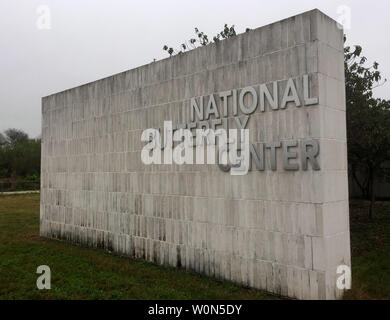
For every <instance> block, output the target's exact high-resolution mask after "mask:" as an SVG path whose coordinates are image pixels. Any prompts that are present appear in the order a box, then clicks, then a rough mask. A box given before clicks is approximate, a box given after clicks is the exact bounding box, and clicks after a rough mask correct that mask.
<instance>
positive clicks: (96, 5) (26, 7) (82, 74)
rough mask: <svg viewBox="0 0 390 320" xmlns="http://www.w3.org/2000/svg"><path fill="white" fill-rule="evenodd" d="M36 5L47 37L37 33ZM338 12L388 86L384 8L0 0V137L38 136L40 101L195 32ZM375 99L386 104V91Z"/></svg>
mask: <svg viewBox="0 0 390 320" xmlns="http://www.w3.org/2000/svg"><path fill="white" fill-rule="evenodd" d="M40 5H46V6H47V7H48V8H49V9H50V16H51V29H39V28H38V27H37V22H38V23H39V22H41V23H42V21H43V20H42V19H41V20H38V19H39V17H42V12H37V8H38V7H39V6H40ZM343 5H344V6H348V7H349V8H350V9H351V28H350V29H349V30H346V33H347V37H348V43H349V44H361V45H362V46H363V50H364V51H363V53H364V54H365V55H366V56H367V57H368V59H369V61H371V62H372V61H374V60H376V61H378V62H379V64H380V70H381V71H382V73H383V75H384V76H385V77H387V78H390V59H389V58H388V55H389V52H390V41H389V40H388V39H389V35H388V33H389V30H390V1H389V0H371V1H366V0H353V1H346V0H344V1H337V0H326V1H323V0H322V1H319V0H318V1H316V0H296V1H291V0H272V1H270V0H265V1H260V0H257V1H245V0H240V1H238V0H235V1H230V0H224V1H210V0H208V1H203V0H197V1H184V0H181V1H179V0H178V1H169V0H164V1H161V0H143V1H141V0H139V1H130V0H82V1H81V0H46V1H35V0H1V1H0V131H3V130H5V129H7V128H10V127H15V128H19V129H23V130H25V131H26V132H27V133H28V134H29V135H30V136H32V137H36V136H38V135H40V131H41V106H40V105H41V97H43V96H46V95H48V94H51V93H55V92H58V91H62V90H64V89H68V88H71V87H75V86H78V85H81V84H83V83H86V82H90V81H93V80H96V79H99V78H103V77H106V76H109V75H112V74H115V73H118V72H121V71H125V70H128V69H132V68H134V67H137V66H140V65H143V64H146V63H150V62H151V61H153V58H156V59H161V58H164V57H166V53H165V52H163V51H162V47H163V45H164V44H168V45H171V46H177V47H178V46H179V45H180V43H181V42H182V41H183V40H184V39H189V38H190V37H192V36H193V32H194V27H198V28H199V29H200V30H201V31H204V32H206V33H207V34H209V35H213V34H215V33H217V32H218V31H220V30H221V29H222V27H223V25H224V23H227V24H229V25H230V24H234V25H235V26H236V30H237V31H238V32H239V33H241V32H244V31H245V28H246V27H249V28H256V27H260V26H262V25H265V24H268V23H272V22H275V21H277V20H280V19H283V18H287V17H289V16H292V15H295V14H298V13H301V12H304V11H307V10H311V9H314V8H318V9H320V10H321V11H323V12H324V13H326V14H327V15H329V16H330V17H332V18H334V19H337V18H338V17H339V16H340V14H339V13H338V8H339V7H340V6H343ZM40 25H41V24H40ZM41 26H42V25H41ZM44 26H46V25H44ZM389 82H390V81H389ZM376 95H377V96H378V97H383V98H388V99H389V98H390V83H388V84H385V85H384V86H382V87H380V88H378V89H376Z"/></svg>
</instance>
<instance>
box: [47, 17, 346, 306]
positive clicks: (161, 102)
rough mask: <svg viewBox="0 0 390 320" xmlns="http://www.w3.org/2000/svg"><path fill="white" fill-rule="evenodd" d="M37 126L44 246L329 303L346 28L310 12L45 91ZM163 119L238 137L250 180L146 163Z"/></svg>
mask: <svg viewBox="0 0 390 320" xmlns="http://www.w3.org/2000/svg"><path fill="white" fill-rule="evenodd" d="M211 100H215V101H212V102H210V101H211ZM202 102H203V105H202ZM42 118H43V124H42V187H41V217H40V219H41V222H40V223H41V224H40V226H41V231H40V232H41V235H42V236H45V237H50V238H59V239H64V240H67V241H72V242H76V243H81V244H84V245H88V246H93V247H101V248H105V249H109V250H112V251H114V252H116V253H118V254H122V255H127V256H130V257H135V258H140V259H145V260H147V261H152V262H155V263H158V264H164V265H170V266H176V267H181V268H185V269H188V270H193V271H196V272H199V273H202V274H205V275H207V276H211V277H216V278H221V279H226V280H231V281H234V282H236V283H239V284H243V285H247V286H250V287H254V288H260V289H265V290H267V291H269V292H273V293H276V294H280V295H283V296H289V297H295V298H299V299H318V298H319V299H334V298H339V297H341V295H342V292H343V291H342V288H341V289H339V287H338V286H337V285H336V282H337V279H338V278H339V277H340V274H338V273H337V271H339V272H340V270H345V267H342V268H341V269H339V270H337V268H338V267H339V266H340V265H341V266H343V265H346V266H350V245H349V220H348V219H349V218H348V185H347V153H346V120H345V94H344V68H343V32H342V30H339V29H338V28H337V25H336V22H335V21H333V20H331V19H330V18H328V17H327V16H325V15H324V14H322V13H321V12H319V11H318V10H313V11H310V12H306V13H303V14H301V15H297V16H294V17H291V18H288V19H285V20H282V21H279V22H276V23H273V24H270V25H267V26H264V27H261V28H258V29H255V30H251V31H248V32H246V33H244V34H241V35H238V36H236V37H234V38H231V39H228V40H224V41H220V42H218V43H217V44H211V45H208V46H205V47H201V48H198V49H195V50H192V51H189V52H187V53H185V54H181V55H177V56H174V57H171V58H168V59H164V60H161V61H157V62H154V63H151V64H148V65H145V66H142V67H139V68H136V69H132V70H129V71H126V72H123V73H120V74H117V75H114V76H111V77H108V78H105V79H101V80H98V81H95V82H91V83H89V84H86V85H83V86H80V87H77V88H73V89H70V90H66V91H63V92H60V93H57V94H53V95H50V96H47V97H45V98H43V99H42ZM164 121H172V123H173V127H174V128H179V127H180V128H189V129H191V130H195V129H196V128H206V127H207V128H226V129H230V128H240V127H243V128H245V129H249V139H250V144H251V153H250V154H251V162H252V167H251V170H250V171H249V172H248V173H247V174H243V175H232V174H231V172H229V170H221V167H220V166H218V165H217V164H188V163H187V164H183V165H179V164H177V163H173V164H166V163H165V164H145V163H144V162H143V161H142V160H141V153H142V149H143V148H144V147H145V145H146V142H143V141H141V135H142V132H143V131H144V130H145V129H148V128H160V129H161V128H163V126H164ZM164 152H165V151H164ZM256 156H257V157H256ZM225 169H226V168H225ZM343 268H344V269H343ZM341 275H342V274H341ZM344 276H345V275H344Z"/></svg>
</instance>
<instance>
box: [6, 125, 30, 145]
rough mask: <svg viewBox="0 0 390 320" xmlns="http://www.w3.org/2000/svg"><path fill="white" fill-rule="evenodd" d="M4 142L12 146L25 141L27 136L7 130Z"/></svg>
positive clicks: (20, 132)
mask: <svg viewBox="0 0 390 320" xmlns="http://www.w3.org/2000/svg"><path fill="white" fill-rule="evenodd" d="M4 133H5V136H6V140H7V142H9V143H10V144H12V145H14V144H16V143H17V142H22V141H27V140H28V134H27V133H25V132H23V131H22V130H18V129H8V130H6V131H5V132H4Z"/></svg>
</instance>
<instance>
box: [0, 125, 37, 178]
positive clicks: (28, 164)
mask: <svg viewBox="0 0 390 320" xmlns="http://www.w3.org/2000/svg"><path fill="white" fill-rule="evenodd" d="M40 172H41V140H40V139H32V138H30V137H29V136H28V134H27V133H25V132H23V131H22V130H19V129H8V130H5V131H4V132H3V133H0V178H2V179H5V178H8V179H10V180H11V181H15V180H18V179H19V180H20V179H28V180H39V176H40Z"/></svg>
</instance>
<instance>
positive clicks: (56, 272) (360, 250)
mask: <svg viewBox="0 0 390 320" xmlns="http://www.w3.org/2000/svg"><path fill="white" fill-rule="evenodd" d="M366 205H367V204H366V203H365V202H363V201H353V202H352V203H351V208H352V210H351V212H352V214H351V242H352V253H353V259H352V277H353V289H352V290H351V291H350V292H348V294H347V295H346V298H348V299H390V288H389V287H390V286H389V284H390V203H389V202H387V203H386V202H383V203H378V205H377V208H376V220H375V221H374V222H370V221H369V220H368V219H367V218H366V214H365V207H366ZM43 264H46V265H49V266H50V268H51V272H52V279H51V280H52V281H51V290H38V289H37V288H36V279H37V277H38V275H37V274H36V268H37V266H39V265H43ZM276 298H277V297H275V296H272V295H268V294H266V293H264V292H262V291H259V290H252V289H248V288H243V287H240V286H238V285H234V284H232V283H229V282H225V281H218V280H214V279H209V278H206V277H203V276H200V275H197V274H193V273H188V272H186V271H184V270H179V269H174V268H168V267H162V266H156V265H153V264H151V263H147V262H141V261H135V260H131V259H129V258H122V257H118V256H114V255H111V254H109V253H108V252H105V251H103V250H95V249H89V248H84V247H79V246H74V245H70V244H67V243H63V242H59V241H54V240H48V239H43V238H40V237H39V194H25V195H13V196H0V299H276Z"/></svg>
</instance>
